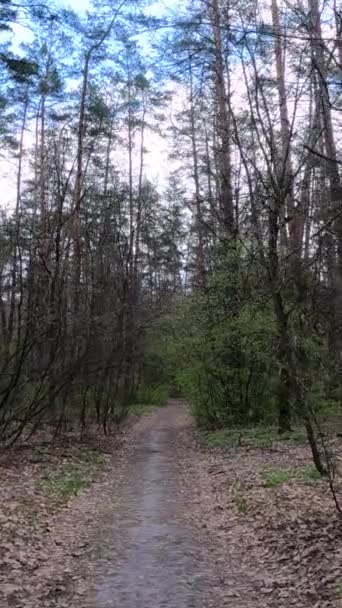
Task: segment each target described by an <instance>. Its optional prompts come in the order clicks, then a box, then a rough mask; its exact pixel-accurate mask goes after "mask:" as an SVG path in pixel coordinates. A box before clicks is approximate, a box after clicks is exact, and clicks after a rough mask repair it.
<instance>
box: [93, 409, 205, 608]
mask: <svg viewBox="0 0 342 608" xmlns="http://www.w3.org/2000/svg"><path fill="white" fill-rule="evenodd" d="M188 426H189V417H188V415H187V414H186V411H185V409H184V407H183V406H182V405H180V404H178V403H177V402H175V403H172V404H170V405H168V406H167V407H165V408H161V409H159V410H158V411H156V412H155V413H154V414H153V415H151V416H149V417H147V418H146V419H144V420H142V421H141V423H140V425H139V428H138V429H136V430H135V432H134V440H135V441H134V445H133V446H131V449H130V453H129V454H127V464H126V468H125V474H124V477H123V481H122V483H121V484H120V492H119V497H118V489H116V491H115V495H113V501H117V502H116V503H115V504H113V505H112V507H111V518H112V521H110V513H108V515H109V520H108V518H107V525H106V526H105V529H104V533H103V535H102V538H101V542H100V543H98V548H97V559H96V574H95V576H94V586H93V590H92V593H91V597H88V599H87V604H86V605H87V607H88V606H89V607H91V608H93V607H94V608H95V607H96V608H162V607H165V608H166V607H167V608H200V607H201V608H203V606H205V605H208V606H209V605H217V604H215V600H214V598H213V596H212V592H211V594H210V595H211V597H209V598H208V597H207V598H205V596H206V595H208V592H209V591H210V581H209V579H208V572H209V569H208V539H207V537H206V534H205V532H203V534H202V535H199V534H198V531H197V530H195V529H194V527H193V526H191V525H190V523H189V519H188V518H187V510H188V509H189V498H190V497H189V493H188V491H189V488H188V487H187V486H186V485H185V484H184V478H183V466H184V462H183V459H182V450H181V446H180V439H181V437H182V434H183V433H184V432H186V430H187V428H188ZM118 498H119V500H118ZM208 602H210V603H208Z"/></svg>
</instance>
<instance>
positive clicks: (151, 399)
mask: <svg viewBox="0 0 342 608" xmlns="http://www.w3.org/2000/svg"><path fill="white" fill-rule="evenodd" d="M168 396H169V388H168V386H167V385H165V384H164V385H163V384H162V385H160V386H145V385H141V386H140V387H139V388H138V391H137V395H136V398H137V402H138V403H141V404H142V405H165V404H166V402H167V400H168Z"/></svg>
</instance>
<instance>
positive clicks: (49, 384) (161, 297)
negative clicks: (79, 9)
mask: <svg viewBox="0 0 342 608" xmlns="http://www.w3.org/2000/svg"><path fill="white" fill-rule="evenodd" d="M153 7H154V9H155V8H156V7H155V5H152V7H151V5H150V6H149V5H148V4H147V3H143V2H138V1H137V2H134V1H130V0H126V1H125V0H123V1H122V2H117V1H116V0H108V2H97V1H96V0H94V2H93V4H92V6H91V8H90V9H89V12H88V13H84V14H83V13H82V14H76V13H75V12H73V11H72V10H67V9H62V8H60V6H58V5H55V4H53V3H52V2H49V1H48V2H44V3H40V2H38V3H37V2H34V1H31V0H26V2H24V3H20V6H19V5H18V4H16V2H15V0H13V1H11V0H1V2H0V28H1V41H2V42H1V47H0V62H1V63H0V65H1V73H0V106H1V118H0V127H1V154H2V157H3V163H4V167H7V177H4V179H3V185H2V198H3V202H6V201H7V199H8V195H7V194H6V191H8V190H10V191H13V192H15V194H14V196H13V201H11V204H10V205H9V206H8V207H7V209H6V207H5V206H4V205H3V206H2V211H1V231H0V239H1V245H0V291H1V297H0V332H1V345H0V369H1V373H0V435H1V439H2V441H4V442H6V443H11V442H13V441H15V440H16V439H18V438H19V437H20V436H21V435H22V433H23V432H25V433H27V432H30V433H31V432H32V431H34V430H35V429H36V428H37V427H38V426H39V425H41V424H42V423H46V422H49V423H52V425H53V429H54V433H62V432H63V431H64V430H65V429H67V428H68V426H69V425H73V426H78V427H79V428H80V430H85V429H86V428H87V427H88V425H90V424H93V423H94V422H97V423H98V424H99V425H101V426H102V427H103V429H104V431H105V432H108V431H109V430H110V428H111V427H112V425H113V424H116V423H118V422H120V420H122V419H123V417H124V416H125V414H126V413H127V411H128V409H129V406H130V404H132V403H136V402H137V401H148V402H158V401H162V400H164V399H166V398H167V394H168V393H171V394H182V395H183V396H184V397H186V398H187V399H188V401H189V402H190V403H191V404H192V406H193V410H194V414H195V417H196V419H197V421H198V423H199V424H200V425H201V426H203V427H205V428H209V429H215V428H220V427H224V426H227V425H246V424H267V425H268V424H277V425H279V431H280V433H288V432H290V431H291V429H292V428H293V426H294V425H296V424H298V423H302V424H304V426H305V428H306V431H307V435H308V439H309V442H310V445H311V449H312V453H313V458H314V461H315V464H316V466H317V468H318V469H319V470H320V472H321V473H324V472H328V473H329V472H330V473H331V471H332V466H333V465H332V461H331V458H330V454H329V451H328V449H327V447H326V445H325V440H324V434H323V433H322V431H321V428H320V421H321V419H322V416H323V415H327V414H339V412H340V410H341V398H342V391H341V389H342V386H341V378H342V375H341V371H342V181H341V176H340V166H341V164H342V155H341V135H342V129H341V128H342V114H341V113H342V5H341V4H340V3H339V2H338V0H327V1H323V2H319V0H304V1H302V0H290V1H283V0H269V2H267V3H265V2H262V1H261V0H239V2H229V0H222V1H221V0H208V1H204V0H203V1H202V0H194V1H190V2H188V4H187V6H186V5H183V4H182V5H181V6H180V7H178V8H177V7H176V6H174V7H173V8H172V6H171V8H170V9H169V10H168V11H162V10H161V9H160V11H159V10H157V11H156V10H152V8H153ZM156 14H157V15H158V16H155V15H156ZM153 15H154V16H153ZM24 31H25V32H26V33H28V36H24V38H25V39H27V40H28V41H27V42H26V43H22V44H20V41H21V40H22V39H23V32H24ZM152 134H153V137H154V139H153V138H152ZM158 138H159V139H158ZM156 141H160V142H161V143H160V144H158V145H160V146H161V155H162V149H167V151H168V153H169V157H170V161H169V169H170V170H169V175H168V176H166V175H165V179H162V180H160V183H159V184H158V185H155V184H154V183H153V181H151V179H150V177H151V170H150V169H149V162H150V161H149V150H150V149H151V142H156ZM162 142H164V143H162ZM152 145H154V146H155V145H157V144H155V143H154V144H152ZM156 157H158V153H157V154H156V150H155V149H154V156H153V158H156ZM8 166H10V167H11V171H10V174H9V175H8ZM4 171H5V169H4Z"/></svg>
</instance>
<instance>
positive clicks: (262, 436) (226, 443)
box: [204, 427, 278, 449]
mask: <svg viewBox="0 0 342 608" xmlns="http://www.w3.org/2000/svg"><path fill="white" fill-rule="evenodd" d="M204 437H205V442H206V444H207V446H208V447H209V448H220V449H228V448H232V447H238V446H240V445H242V446H250V447H255V448H270V447H272V444H273V442H274V441H276V440H277V439H278V434H277V429H276V428H275V427H252V428H249V429H248V428H234V429H221V430H218V431H210V432H207V433H205V435H204Z"/></svg>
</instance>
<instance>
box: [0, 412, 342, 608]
mask: <svg viewBox="0 0 342 608" xmlns="http://www.w3.org/2000/svg"><path fill="white" fill-rule="evenodd" d="M124 436H125V439H124V440H123V442H122V443H121V444H120V445H121V447H119V448H118V445H119V443H118V438H116V442H113V439H112V438H107V439H106V441H109V444H108V443H106V444H104V445H103V453H104V454H107V460H106V463H107V464H106V466H105V467H104V468H103V470H102V472H100V471H99V473H98V476H97V481H96V482H94V483H92V484H91V485H90V487H88V489H83V490H82V491H81V492H80V493H79V495H78V496H77V497H74V498H72V499H70V500H69V501H68V502H67V503H66V504H64V506H61V507H60V508H58V509H57V510H56V511H53V512H52V513H50V512H49V510H48V509H47V506H48V505H46V508H45V507H44V505H43V504H42V503H41V501H42V494H41V493H38V494H37V474H38V473H37V471H36V469H35V468H34V467H35V466H36V465H35V464H29V463H30V459H27V458H26V460H27V462H28V464H27V466H26V465H25V467H24V468H23V469H20V467H19V466H18V467H17V466H14V467H12V466H11V468H10V470H9V472H10V477H9V476H8V475H9V473H8V475H7V476H6V475H5V477H4V480H5V481H6V483H7V485H8V491H7V498H6V502H5V504H6V508H5V509H3V510H2V511H1V509H0V608H10V607H11V608H266V607H267V608H288V606H295V607H296V608H337V607H339V606H341V605H342V600H341V598H342V582H341V575H340V573H341V571H342V570H341V564H342V550H341V539H342V529H341V525H340V521H339V520H338V519H337V518H336V516H334V514H333V512H332V510H331V505H330V504H329V502H328V501H327V497H326V486H325V485H324V481H323V480H321V481H314V482H312V483H311V481H310V483H309V484H306V483H305V481H303V482H300V481H298V480H299V479H300V473H301V472H303V471H305V470H306V469H305V467H306V464H307V462H310V455H309V453H308V450H307V447H305V446H301V445H299V446H298V447H297V448H295V447H294V446H293V445H291V446H290V445H287V444H286V443H284V442H278V443H277V444H276V445H273V447H272V448H270V449H266V448H265V449H264V448H253V447H251V446H250V445H246V447H243V446H234V445H232V446H231V447H230V448H229V449H226V450H221V451H220V450H218V451H215V450H208V448H206V447H205V446H203V447H201V443H200V442H198V441H197V440H196V438H195V436H194V428H193V422H192V419H191V417H190V415H189V413H188V411H187V408H186V407H185V406H184V404H182V403H179V402H176V401H174V402H170V403H169V405H168V406H166V407H163V408H160V409H157V410H155V411H154V412H153V413H151V414H149V415H147V416H142V417H141V418H140V419H139V420H138V421H136V422H135V423H134V424H132V425H130V426H129V427H128V429H126V431H125V433H124ZM120 441H121V440H120ZM111 444H113V445H111ZM110 448H111V449H110ZM105 450H108V452H107V451H105ZM31 452H32V450H31ZM31 452H30V454H31ZM32 454H34V451H33V452H32ZM32 454H31V456H32ZM17 456H20V450H19V451H18V454H17ZM38 456H39V459H40V458H41V454H40V453H39V454H38ZM59 458H62V454H60V456H59ZM69 460H70V458H69ZM69 460H68V462H69ZM18 462H19V461H18ZM285 465H286V466H287V470H296V475H295V476H294V477H293V479H292V481H291V480H290V481H289V482H288V483H285V484H283V485H281V486H279V487H267V485H265V483H264V481H263V479H264V478H263V473H264V471H265V467H269V466H272V467H283V466H285ZM37 466H38V467H41V465H40V464H38V465H37ZM46 466H48V467H49V468H48V471H50V469H51V466H52V467H53V466H54V460H53V461H52V462H50V460H49V461H48V462H47V465H46ZM32 467H33V468H32ZM295 467H297V468H296V469H295ZM303 467H304V468H303ZM17 469H18V471H17ZM39 470H40V469H39ZM16 475H17V476H16ZM39 475H40V476H41V475H42V471H41V470H40V473H39ZM38 477H39V476H38ZM27 478H28V479H27ZM39 479H40V478H39ZM25 480H26V481H25ZM9 481H11V483H9ZM18 488H19V490H21V491H20V492H19V490H18ZM18 492H19V494H20V495H18ZM12 494H13V496H12ZM43 507H44V508H43ZM4 539H5V540H4ZM340 589H341V592H340Z"/></svg>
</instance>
